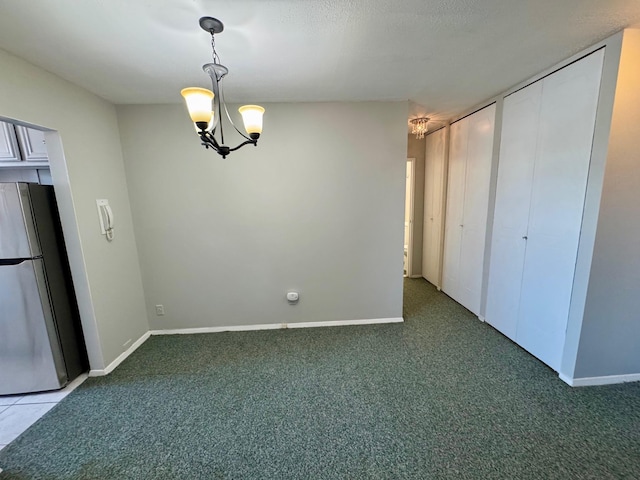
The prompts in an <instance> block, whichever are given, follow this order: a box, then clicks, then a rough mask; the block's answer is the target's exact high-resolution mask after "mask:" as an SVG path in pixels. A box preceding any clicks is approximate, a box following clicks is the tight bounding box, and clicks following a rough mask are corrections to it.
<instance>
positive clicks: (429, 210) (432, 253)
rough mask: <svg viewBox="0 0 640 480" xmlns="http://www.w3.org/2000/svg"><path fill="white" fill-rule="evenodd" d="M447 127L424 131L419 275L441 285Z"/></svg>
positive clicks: (438, 285)
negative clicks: (424, 149)
mask: <svg viewBox="0 0 640 480" xmlns="http://www.w3.org/2000/svg"><path fill="white" fill-rule="evenodd" d="M445 154H446V129H444V128H441V129H440V130H438V131H437V132H434V133H431V134H429V135H427V138H426V155H425V169H424V223H423V233H422V238H423V245H422V276H423V277H424V278H425V279H426V280H428V281H429V282H431V283H432V284H433V285H435V286H436V287H438V288H440V265H441V262H442V228H443V204H444V172H445V165H446V158H445Z"/></svg>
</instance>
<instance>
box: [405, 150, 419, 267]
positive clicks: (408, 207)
mask: <svg viewBox="0 0 640 480" xmlns="http://www.w3.org/2000/svg"><path fill="white" fill-rule="evenodd" d="M415 163H416V159H415V158H407V167H406V175H405V177H406V188H405V202H404V272H403V275H404V276H405V277H411V275H412V264H413V223H414V222H413V216H414V201H413V197H414V189H415Z"/></svg>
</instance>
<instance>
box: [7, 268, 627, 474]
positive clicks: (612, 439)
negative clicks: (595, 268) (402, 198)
mask: <svg viewBox="0 0 640 480" xmlns="http://www.w3.org/2000/svg"><path fill="white" fill-rule="evenodd" d="M405 318H406V319H407V321H406V322H405V323H404V324H389V325H372V326H357V327H337V328H312V329H298V330H272V331H260V332H237V333H218V334H209V335H184V336H164V337H152V338H151V339H149V340H148V341H147V342H146V343H145V344H144V345H143V346H142V347H141V348H140V349H138V351H136V352H135V353H134V354H133V355H132V356H131V357H129V359H128V360H126V361H125V362H124V363H123V364H122V365H121V366H120V367H119V368H118V369H116V370H115V371H114V372H113V373H112V374H111V375H109V376H107V377H101V378H90V379H89V380H87V381H86V382H85V383H84V384H83V385H82V386H81V387H80V388H78V389H77V390H76V391H75V392H73V393H72V394H71V395H69V396H68V397H67V398H66V399H65V400H63V401H62V402H61V403H60V404H59V405H58V406H57V407H55V408H54V409H53V410H51V411H50V412H49V413H48V414H46V415H45V416H44V417H43V418H42V419H41V420H39V421H38V422H37V423H36V424H35V425H34V426H33V427H31V428H30V429H29V430H28V431H27V432H25V433H24V434H23V435H22V436H20V437H19V438H18V439H16V440H15V441H14V442H13V443H11V444H10V445H9V446H8V447H6V448H5V449H4V450H2V451H0V467H2V468H4V472H3V473H1V474H0V479H2V480H5V479H21V480H25V479H29V480H31V479H47V480H51V479H156V478H167V479H169V478H171V479H174V478H175V479H254V478H255V479H289V478H291V479H368V478H375V479H377V478H388V479H402V478H415V479H440V478H443V479H446V478H451V479H454V478H455V479H493V478H504V479H556V478H557V479H569V478H579V479H613V478H616V479H622V478H624V479H632V478H640V383H635V384H625V385H615V386H605V387H589V388H571V387H569V386H567V385H566V384H564V383H563V382H562V381H560V380H559V379H558V377H557V375H556V374H555V373H554V372H552V371H551V370H550V369H548V368H547V367H545V366H544V365H543V364H542V363H540V362H539V361H537V360H536V359H534V358H533V357H531V356H530V355H529V354H527V353H526V352H524V351H523V350H521V349H520V348H519V347H517V346H516V345H514V344H513V343H511V342H510V341H509V340H507V339H506V338H505V337H503V336H502V335H500V334H499V333H497V332H496V331H495V330H493V329H492V328H491V327H489V326H487V325H485V324H482V323H481V322H480V321H478V319H477V318H475V317H474V316H473V315H472V314H470V313H469V312H468V311H466V310H465V309H464V308H462V307H461V306H459V305H458V304H456V303H455V302H453V301H452V300H451V299H449V298H448V297H446V296H445V295H443V294H441V293H438V292H436V291H435V289H434V288H433V287H431V286H430V285H429V284H428V283H426V282H425V281H424V280H407V281H406V289H405Z"/></svg>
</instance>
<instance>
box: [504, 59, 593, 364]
mask: <svg viewBox="0 0 640 480" xmlns="http://www.w3.org/2000/svg"><path fill="white" fill-rule="evenodd" d="M603 57H604V52H603V51H602V50H600V51H598V52H595V53H593V54H591V55H589V56H588V57H586V58H584V59H582V60H580V61H578V62H576V63H574V64H572V65H570V66H568V67H566V68H564V69H562V70H559V71H558V72H556V73H554V74H553V75H551V76H549V77H547V78H545V79H544V83H543V92H542V104H541V108H540V121H539V134H538V148H537V155H536V162H535V169H534V174H533V185H532V193H531V208H530V214H529V227H528V233H527V236H528V240H527V249H526V255H525V262H524V274H523V278H522V295H521V300H520V318H519V321H518V329H517V333H516V339H517V342H518V343H519V344H520V345H522V346H523V347H524V348H525V349H527V350H528V351H530V352H531V353H532V354H533V355H535V356H536V357H538V358H539V359H540V360H542V361H543V362H545V363H546V364H548V365H549V366H550V367H551V368H553V369H555V370H558V369H559V367H560V361H561V357H562V351H563V348H564V340H565V331H566V327H567V318H568V314H569V306H570V301H571V292H572V286H573V276H574V273H575V262H576V256H577V251H578V242H579V238H580V227H581V223H582V211H583V206H584V197H585V192H586V186H587V176H588V173H589V163H590V160H591V146H592V139H593V130H594V126H595V118H596V109H597V102H598V93H599V89H600V77H601V73H602V62H603Z"/></svg>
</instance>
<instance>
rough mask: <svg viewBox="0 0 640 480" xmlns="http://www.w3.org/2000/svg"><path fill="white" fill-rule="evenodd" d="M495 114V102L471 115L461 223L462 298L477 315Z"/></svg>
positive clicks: (460, 296) (460, 295)
mask: <svg viewBox="0 0 640 480" xmlns="http://www.w3.org/2000/svg"><path fill="white" fill-rule="evenodd" d="M495 114H496V106H495V104H493V105H490V106H488V107H486V108H483V109H482V110H480V111H479V112H476V113H474V114H473V115H471V116H469V117H467V120H468V122H469V127H468V135H469V140H468V143H467V161H466V173H465V183H464V192H465V193H464V203H463V215H462V222H461V223H462V229H461V231H462V237H461V242H460V243H461V244H460V285H459V294H458V295H459V299H458V301H459V302H460V303H461V304H462V305H464V306H465V307H467V308H468V309H469V310H471V311H472V312H473V313H475V314H476V315H479V314H480V302H481V298H482V277H483V272H484V258H485V256H484V252H485V238H486V234H487V210H488V208H489V184H490V180H491V162H492V158H493V130H494V125H495Z"/></svg>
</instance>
